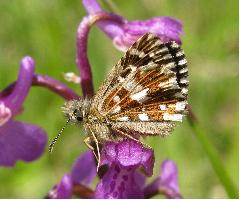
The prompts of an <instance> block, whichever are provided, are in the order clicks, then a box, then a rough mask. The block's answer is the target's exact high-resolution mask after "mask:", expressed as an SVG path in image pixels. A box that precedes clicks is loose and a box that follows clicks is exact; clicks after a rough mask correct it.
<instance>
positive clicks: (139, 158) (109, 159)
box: [47, 140, 182, 199]
mask: <svg viewBox="0 0 240 200" xmlns="http://www.w3.org/2000/svg"><path fill="white" fill-rule="evenodd" d="M101 158H102V162H101V166H105V165H106V166H107V169H106V172H105V173H104V174H103V176H102V177H101V179H100V182H99V183H98V185H97V187H96V190H95V192H94V191H93V190H92V189H90V188H88V186H89V185H90V184H91V183H92V181H93V180H94V178H95V177H96V162H95V160H94V157H93V153H92V152H91V151H90V150H88V151H87V152H85V153H84V154H82V155H81V156H80V157H79V158H78V159H77V160H76V162H75V164H74V165H73V167H72V170H71V172H70V173H69V174H65V175H64V176H63V177H62V179H61V181H60V182H59V183H58V184H56V185H55V186H54V187H53V189H52V190H50V192H49V193H48V195H47V197H48V198H71V197H72V194H73V193H74V194H75V195H77V196H79V197H81V198H97V199H109V198H118V199H119V198H126V199H127V198H140V199H143V198H151V197H153V196H154V195H156V194H162V195H164V196H166V197H167V198H182V196H181V194H180V193H179V188H178V172H177V166H176V164H175V163H174V162H173V161H171V160H165V161H164V162H163V163H162V165H161V172H160V175H159V176H157V177H156V178H155V179H154V180H153V182H151V183H150V184H148V185H147V186H145V182H146V175H147V176H151V175H152V170H153V165H154V154H153V151H152V150H151V149H148V148H145V147H143V146H142V145H141V144H139V143H137V142H135V141H132V140H124V141H122V142H119V143H114V142H109V143H107V144H106V145H105V146H104V147H103V150H102V152H101ZM143 172H144V173H143ZM76 188H78V189H79V188H81V189H80V190H79V191H80V192H79V191H78V193H77V192H76V191H77V190H76Z"/></svg>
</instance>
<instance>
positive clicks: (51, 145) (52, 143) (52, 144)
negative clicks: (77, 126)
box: [48, 117, 71, 153]
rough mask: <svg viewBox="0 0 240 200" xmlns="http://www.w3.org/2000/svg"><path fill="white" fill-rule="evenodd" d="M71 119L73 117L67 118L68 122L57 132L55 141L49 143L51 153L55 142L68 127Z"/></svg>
mask: <svg viewBox="0 0 240 200" xmlns="http://www.w3.org/2000/svg"><path fill="white" fill-rule="evenodd" d="M70 120H71V117H70V118H69V119H68V120H67V122H66V124H65V125H64V126H63V127H62V129H61V131H60V132H59V133H58V134H57V136H56V137H55V138H54V139H53V141H52V142H51V144H50V145H49V147H48V150H49V152H50V153H52V151H53V147H54V145H55V143H56V142H57V140H58V138H59V137H60V135H61V134H62V132H63V130H64V129H65V128H66V126H67V124H68V123H69V122H70Z"/></svg>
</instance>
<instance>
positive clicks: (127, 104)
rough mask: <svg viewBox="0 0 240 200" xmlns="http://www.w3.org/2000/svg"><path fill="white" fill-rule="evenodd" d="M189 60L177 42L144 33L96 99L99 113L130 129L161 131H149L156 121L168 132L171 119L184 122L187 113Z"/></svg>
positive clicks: (157, 125)
mask: <svg viewBox="0 0 240 200" xmlns="http://www.w3.org/2000/svg"><path fill="white" fill-rule="evenodd" d="M186 63H187V62H186V59H185V55H184V52H183V50H182V49H181V48H180V46H179V45H178V44H176V43H175V42H168V43H161V41H160V39H159V38H158V37H157V36H155V35H153V34H151V33H147V34H145V35H144V36H142V37H141V38H140V39H139V40H138V41H137V42H135V43H134V44H133V45H132V46H131V47H130V48H129V49H128V51H127V52H126V53H125V55H124V56H123V57H122V58H121V59H120V61H119V62H118V64H117V65H116V66H115V67H114V68H113V70H112V71H111V73H110V74H109V76H108V78H107V80H106V81H105V83H104V84H103V86H102V87H101V88H100V90H99V92H98V93H97V95H96V97H95V98H94V101H95V105H97V109H98V111H99V113H101V115H104V116H106V117H107V118H108V119H109V121H111V122H113V123H114V124H120V125H122V127H123V126H124V127H125V128H127V127H128V128H127V129H128V131H129V130H133V131H138V130H139V132H140V133H143V134H146V133H147V134H160V133H159V131H156V132H154V130H149V129H150V128H149V127H152V126H153V125H154V124H155V127H158V130H161V133H163V132H164V131H163V130H167V131H165V132H169V131H170V129H171V128H172V127H173V123H172V122H174V121H181V120H182V117H183V115H184V114H185V112H186V104H187V102H186V99H187V93H188V89H187V87H188V80H187V76H188V70H187V65H186ZM129 123H130V124H131V126H130V125H129ZM140 124H141V127H142V128H141V130H140V129H139V128H137V127H138V125H140ZM132 125H133V126H132ZM150 125H151V126H150ZM168 129H169V130H168Z"/></svg>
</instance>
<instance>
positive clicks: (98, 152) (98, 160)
mask: <svg viewBox="0 0 240 200" xmlns="http://www.w3.org/2000/svg"><path fill="white" fill-rule="evenodd" d="M88 129H89V131H90V133H91V135H92V137H93V140H94V142H95V144H96V148H97V155H96V154H95V152H94V150H95V149H94V147H93V146H91V143H90V141H91V139H90V138H89V137H88V138H86V139H87V140H88V141H87V142H88V143H86V145H87V146H88V147H89V148H90V149H92V150H93V154H94V155H95V157H96V159H97V163H98V164H97V171H98V168H99V165H100V150H99V145H98V140H97V138H96V136H95V134H94V133H93V131H92V129H91V127H90V126H88ZM86 139H85V140H86ZM85 140H84V142H85Z"/></svg>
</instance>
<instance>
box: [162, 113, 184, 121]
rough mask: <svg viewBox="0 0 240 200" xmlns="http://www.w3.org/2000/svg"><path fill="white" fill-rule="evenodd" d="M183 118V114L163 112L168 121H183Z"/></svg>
mask: <svg viewBox="0 0 240 200" xmlns="http://www.w3.org/2000/svg"><path fill="white" fill-rule="evenodd" d="M182 118H183V115H182V114H169V113H164V114H163V119H164V120H166V121H179V122H181V121H182Z"/></svg>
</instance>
